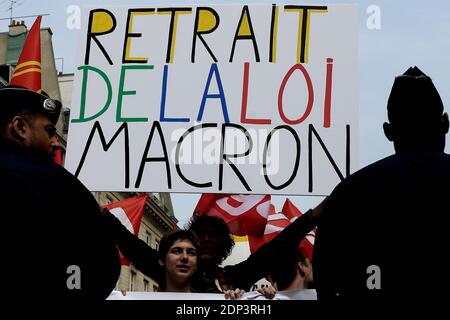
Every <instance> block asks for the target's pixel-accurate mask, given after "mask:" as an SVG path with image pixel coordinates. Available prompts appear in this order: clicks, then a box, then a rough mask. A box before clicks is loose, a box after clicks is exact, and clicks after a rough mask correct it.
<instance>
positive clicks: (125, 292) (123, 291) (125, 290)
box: [120, 289, 128, 296]
mask: <svg viewBox="0 0 450 320" xmlns="http://www.w3.org/2000/svg"><path fill="white" fill-rule="evenodd" d="M127 291H128V290H127V289H120V292H122V295H123V296H126V295H127Z"/></svg>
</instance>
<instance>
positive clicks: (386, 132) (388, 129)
mask: <svg viewBox="0 0 450 320" xmlns="http://www.w3.org/2000/svg"><path fill="white" fill-rule="evenodd" d="M383 131H384V135H385V136H386V138H387V139H388V140H389V141H392V140H394V133H393V130H392V125H391V124H390V123H388V122H385V123H383Z"/></svg>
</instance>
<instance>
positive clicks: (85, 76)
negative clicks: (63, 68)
mask: <svg viewBox="0 0 450 320" xmlns="http://www.w3.org/2000/svg"><path fill="white" fill-rule="evenodd" d="M78 70H83V82H82V85H81V102H80V117H79V118H78V119H72V122H87V121H91V120H92V119H95V118H97V117H99V116H100V115H102V114H103V113H104V112H105V111H106V110H107V109H108V107H109V104H110V103H111V99H112V88H111V82H109V79H108V77H107V76H106V74H105V73H104V72H103V71H102V70H100V69H97V68H95V67H91V66H81V67H78ZM89 70H92V71H95V72H97V73H98V74H99V75H100V76H101V77H102V78H103V80H105V83H106V87H107V89H108V100H107V101H106V103H105V106H104V107H103V109H102V110H100V111H99V112H97V113H96V114H94V115H93V116H90V117H87V118H85V117H84V116H85V114H84V113H85V110H86V88H87V82H88V81H87V80H88V71H89Z"/></svg>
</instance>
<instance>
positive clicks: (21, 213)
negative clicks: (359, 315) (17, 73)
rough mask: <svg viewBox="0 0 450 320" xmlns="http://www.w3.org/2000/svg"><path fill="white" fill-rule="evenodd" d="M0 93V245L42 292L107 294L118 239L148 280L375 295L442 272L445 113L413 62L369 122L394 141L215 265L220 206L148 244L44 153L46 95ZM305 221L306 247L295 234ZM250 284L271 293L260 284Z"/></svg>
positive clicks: (166, 287)
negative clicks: (377, 120) (233, 258)
mask: <svg viewBox="0 0 450 320" xmlns="http://www.w3.org/2000/svg"><path fill="white" fill-rule="evenodd" d="M0 103H1V104H2V106H1V108H0V134H1V137H0V183H1V189H2V191H3V192H4V193H3V201H2V211H3V212H4V215H3V219H4V225H6V226H8V227H9V228H13V229H14V231H15V232H14V233H12V234H8V235H7V234H6V233H2V243H4V244H9V245H7V246H4V250H3V256H4V257H6V258H7V259H8V260H10V261H11V262H12V263H14V265H15V267H17V268H18V272H20V273H21V272H23V274H29V273H33V274H35V275H36V277H33V282H34V284H35V286H36V287H39V288H40V290H41V291H43V292H41V293H42V294H50V295H52V296H54V297H56V298H58V299H68V300H71V299H72V300H79V299H87V300H103V299H105V298H107V297H108V295H109V293H110V292H111V291H112V290H113V288H114V286H115V284H116V282H117V279H118V276H119V272H120V262H119V256H118V249H120V251H121V252H122V254H123V255H124V256H125V257H126V258H127V259H128V260H130V261H131V262H132V263H133V265H134V266H135V267H136V268H137V269H138V270H140V271H142V272H143V273H144V274H146V275H148V276H150V277H152V278H153V279H155V280H157V281H158V283H159V284H160V288H161V291H166V292H168V291H171V292H172V291H174V292H206V293H224V294H225V295H226V296H227V297H228V298H231V299H234V298H239V297H240V296H241V295H242V293H243V290H245V291H248V290H249V289H250V287H251V286H252V285H253V284H254V282H255V281H257V280H259V279H261V278H264V277H267V278H268V279H271V280H272V281H273V283H274V286H273V288H277V287H278V289H279V290H293V289H296V290H297V289H305V288H314V287H315V288H316V289H317V297H318V300H319V301H321V302H324V303H335V302H348V301H356V300H357V301H360V300H362V301H366V302H375V301H376V302H380V301H387V300H390V299H395V297H396V296H398V295H406V296H409V297H412V296H414V295H415V294H419V293H420V292H422V293H423V292H427V295H426V297H428V298H436V299H438V295H439V293H438V292H440V290H438V289H439V287H444V288H445V284H446V283H447V282H448V280H447V279H448V277H446V268H445V267H446V263H445V262H444V259H445V254H444V253H445V249H446V244H447V243H448V236H447V234H448V233H447V232H446V231H447V230H446V224H445V223H444V219H445V214H446V212H448V209H446V207H447V208H448V203H447V202H448V201H447V199H448V196H449V195H450V183H449V182H450V156H449V155H448V154H446V153H445V152H444V148H445V135H446V134H447V132H448V129H449V119H448V115H447V113H445V112H444V108H443V103H442V101H441V98H440V96H439V93H438V92H437V90H436V88H435V86H434V84H433V82H432V80H431V79H430V77H428V76H427V75H425V74H424V73H423V72H422V71H421V70H419V69H418V68H417V67H414V68H409V69H408V70H407V71H406V72H405V73H404V74H402V75H400V76H398V77H397V78H396V79H395V81H394V84H393V87H392V91H391V94H390V96H389V99H388V103H387V111H388V120H389V122H386V123H384V124H383V129H384V133H385V135H386V137H387V139H388V140H389V141H392V142H393V144H394V148H395V154H393V155H392V156H389V157H387V158H385V159H382V160H380V161H377V162H375V163H373V164H371V165H369V166H367V167H365V168H363V169H361V170H359V171H357V172H355V173H354V174H352V175H350V176H349V177H347V178H346V179H344V180H343V181H342V182H341V183H339V184H338V185H337V186H336V188H335V189H334V191H333V192H332V193H331V194H330V195H329V196H328V197H327V198H326V199H325V201H324V202H323V203H321V204H320V205H319V206H318V207H316V208H314V209H311V210H309V211H308V212H306V213H305V214H304V215H303V216H302V217H300V218H298V219H297V220H296V221H295V222H293V223H291V224H290V225H289V226H288V227H287V228H285V229H284V230H283V231H282V232H281V233H280V234H278V235H277V236H276V237H275V238H274V239H273V240H272V241H270V242H269V243H267V244H265V245H263V246H262V247H261V248H260V249H259V250H257V251H256V252H255V253H253V254H252V255H250V256H249V258H248V259H246V260H245V261H243V262H241V263H238V264H236V265H231V266H226V267H222V266H221V263H222V262H223V261H224V259H225V258H226V257H227V256H228V255H229V254H230V252H231V250H232V248H233V246H234V242H233V238H232V236H231V235H230V232H229V229H228V227H227V225H226V224H225V222H224V221H223V220H221V219H219V218H217V217H210V216H207V215H196V214H194V215H193V218H192V220H191V221H190V223H189V225H188V226H187V229H186V230H180V231H175V232H173V233H171V234H169V235H167V236H165V237H164V238H163V239H162V240H161V243H160V246H159V251H157V250H155V249H152V248H151V247H149V246H148V245H147V244H146V243H145V242H143V241H141V240H140V239H138V238H137V237H136V236H135V235H134V234H132V233H130V232H129V231H128V230H127V229H126V228H125V227H123V225H122V224H121V223H120V221H119V220H117V219H116V218H115V217H114V216H113V215H112V214H111V213H109V212H108V211H107V210H104V209H100V207H99V205H98V204H97V202H96V200H95V198H94V197H93V196H92V194H91V193H90V192H89V190H87V189H86V188H85V187H84V186H83V185H82V183H81V182H80V181H79V180H78V179H77V178H76V177H74V176H73V175H72V174H71V173H69V172H68V171H66V170H65V169H64V168H63V167H61V166H59V165H57V164H55V163H54V161H53V160H52V157H53V156H54V152H55V150H57V149H58V148H59V144H58V141H57V139H56V137H55V133H56V129H55V124H56V121H57V119H58V116H59V112H60V109H61V104H60V103H59V102H58V101H56V100H53V99H51V98H50V97H48V96H47V95H45V94H44V93H37V92H33V91H31V90H28V89H26V88H22V87H17V86H6V87H4V88H1V89H0ZM19 227H20V230H17V229H18V228H19ZM315 227H317V233H316V241H315V246H314V256H313V259H312V260H313V261H310V260H309V259H308V258H305V257H304V255H302V253H301V252H299V249H298V246H299V243H300V241H301V240H302V239H303V238H304V237H305V236H306V234H307V233H308V232H309V231H311V230H312V229H313V228H315ZM313 274H314V276H313ZM418 277H419V278H418ZM6 281H7V283H6V286H5V287H6V288H19V290H21V289H22V288H23V287H22V286H18V285H17V283H18V282H19V283H22V284H24V283H23V282H21V281H20V280H18V279H16V278H14V277H11V278H8V277H7V279H6ZM275 283H276V284H275ZM260 291H261V294H263V295H265V296H266V297H269V298H271V297H273V296H274V290H272V289H270V290H269V289H260Z"/></svg>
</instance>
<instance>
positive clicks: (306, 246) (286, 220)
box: [249, 199, 315, 261]
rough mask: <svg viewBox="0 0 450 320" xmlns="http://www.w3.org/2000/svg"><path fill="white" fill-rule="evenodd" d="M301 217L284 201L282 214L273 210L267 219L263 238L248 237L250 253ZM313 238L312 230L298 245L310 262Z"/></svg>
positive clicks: (298, 212) (288, 202) (296, 209)
mask: <svg viewBox="0 0 450 320" xmlns="http://www.w3.org/2000/svg"><path fill="white" fill-rule="evenodd" d="M301 215H302V212H301V211H300V210H299V209H298V208H297V207H296V206H295V205H294V204H293V203H292V202H291V201H290V200H289V199H286V201H285V202H284V205H283V210H282V212H278V213H277V212H275V208H274V210H272V211H271V212H270V214H269V216H268V217H267V225H266V228H265V230H264V236H263V237H262V239H261V238H260V239H258V238H254V237H249V244H250V251H251V252H252V253H253V252H255V251H256V250H258V248H259V247H260V246H262V245H263V244H264V243H268V242H269V241H270V240H272V239H273V238H274V237H275V236H276V235H277V234H279V233H280V232H281V231H282V230H283V229H284V228H286V227H287V226H288V225H290V224H291V223H292V222H294V221H295V219H297V218H299V217H300V216H301ZM314 238H315V232H314V230H313V231H311V232H310V233H308V234H307V235H306V237H305V239H303V240H302V241H301V242H300V245H299V249H300V251H301V252H302V253H303V254H304V255H305V256H306V257H307V258H308V259H309V260H310V261H312V252H313V247H314Z"/></svg>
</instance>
